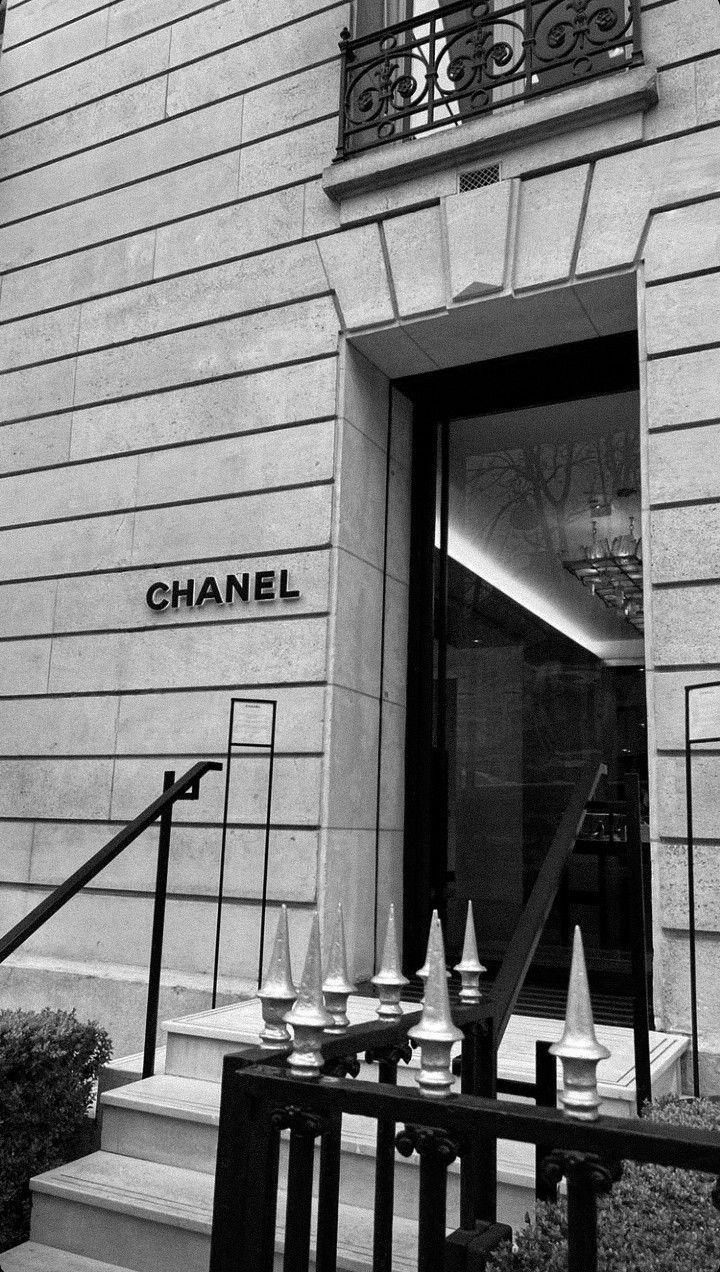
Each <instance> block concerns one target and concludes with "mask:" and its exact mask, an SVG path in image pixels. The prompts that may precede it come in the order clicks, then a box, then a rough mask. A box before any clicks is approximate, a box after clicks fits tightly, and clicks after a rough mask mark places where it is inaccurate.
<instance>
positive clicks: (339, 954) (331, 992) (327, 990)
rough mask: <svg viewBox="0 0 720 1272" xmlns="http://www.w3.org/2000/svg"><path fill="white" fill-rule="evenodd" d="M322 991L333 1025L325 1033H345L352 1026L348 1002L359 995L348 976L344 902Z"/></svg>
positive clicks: (339, 905)
mask: <svg viewBox="0 0 720 1272" xmlns="http://www.w3.org/2000/svg"><path fill="white" fill-rule="evenodd" d="M322 990H323V994H324V996H325V1006H326V1007H327V1010H328V1011H329V1012H330V1015H331V1016H332V1024H331V1025H328V1026H327V1029H326V1031H325V1032H326V1033H329V1034H342V1033H345V1030H346V1029H347V1027H348V1025H349V1024H350V1020H349V1018H348V1014H347V1001H348V998H349V997H350V995H351V994H356V993H357V985H353V983H352V981H351V980H350V978H349V976H348V969H347V950H346V948H345V925H344V923H343V910H342V902H338V908H337V920H336V922H335V931H334V933H333V939H332V945H331V946H330V957H329V958H328V965H327V972H326V975H325V979H324V981H323V984H322Z"/></svg>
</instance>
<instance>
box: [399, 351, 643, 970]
mask: <svg viewBox="0 0 720 1272" xmlns="http://www.w3.org/2000/svg"><path fill="white" fill-rule="evenodd" d="M396 387H397V388H398V389H399V390H400V391H401V392H402V393H403V394H405V396H406V397H408V398H410V400H411V402H412V403H413V407H414V415H413V449H412V482H411V530H410V534H411V539H410V586H409V626H408V674H407V716H406V721H407V722H406V737H405V832H404V855H403V889H404V898H403V966H404V968H405V971H406V973H407V974H409V975H412V974H414V973H415V971H416V970H417V968H418V967H420V966H422V964H423V962H424V959H425V947H426V943H427V933H428V925H429V920H430V915H431V913H432V911H433V909H437V910H438V911H439V912H440V916H441V918H444V902H445V888H446V883H447V749H446V746H445V728H446V717H447V702H446V692H445V679H446V677H445V676H444V675H440V674H438V700H437V712H436V711H435V706H434V701H433V699H434V689H433V681H434V665H433V663H434V655H433V642H434V638H435V637H436V636H437V638H438V642H439V647H438V661H439V666H438V672H439V673H440V672H441V671H442V668H443V665H445V664H446V659H447V580H448V570H447V500H448V489H447V478H448V462H447V459H448V451H449V423H448V421H449V419H451V418H455V419H458V418H462V417H466V418H468V417H472V416H477V415H479V414H497V413H500V412H503V411H507V412H508V413H509V412H511V411H516V410H521V409H523V408H527V407H532V406H541V405H547V404H551V403H554V402H563V401H565V402H566V401H575V400H580V399H581V398H596V397H602V396H609V395H610V394H614V393H621V392H628V391H632V390H637V389H638V388H639V356H638V342H637V332H636V331H630V332H621V333H619V334H616V335H612V336H603V337H599V338H598V339H596V340H588V341H580V342H577V343H570V344H565V345H557V346H553V347H551V348H547V349H539V350H532V351H531V352H529V353H521V354H516V355H512V356H510V357H505V358H497V359H493V360H492V361H488V362H478V363H472V364H470V365H467V366H462V367H455V368H452V369H451V370H449V371H437V372H431V373H429V374H426V375H421V376H413V377H410V378H408V379H405V380H399V381H396ZM438 456H440V457H441V461H442V462H441V470H440V471H441V476H442V482H441V490H440V499H441V513H442V514H444V515H441V519H440V524H441V535H442V538H441V545H440V562H439V565H438V571H439V576H438V579H437V592H438V595H439V596H440V597H441V598H443V603H441V604H440V605H439V606H438V607H437V608H436V605H435V593H436V578H435V570H436V565H435V520H436V504H437V486H438V480H437V479H438Z"/></svg>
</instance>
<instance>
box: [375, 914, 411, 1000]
mask: <svg viewBox="0 0 720 1272" xmlns="http://www.w3.org/2000/svg"><path fill="white" fill-rule="evenodd" d="M370 983H371V984H372V985H374V986H375V987H376V989H377V992H378V998H379V999H380V1003H379V1006H378V1009H377V1014H378V1016H379V1017H380V1018H381V1019H382V1020H397V1019H399V1018H400V1017H401V1016H402V1014H403V1013H402V1007H401V1006H400V996H401V994H402V991H403V989H404V988H405V986H406V985H409V984H410V982H409V980H408V978H407V976H403V974H402V970H401V967H400V954H399V951H398V943H397V933H396V931H395V906H394V905H391V906H390V909H389V910H388V921H387V928H386V931H385V945H384V946H383V956H382V962H381V963H380V971H379V972H377V973H376V975H375V976H373V978H372V980H371V982H370Z"/></svg>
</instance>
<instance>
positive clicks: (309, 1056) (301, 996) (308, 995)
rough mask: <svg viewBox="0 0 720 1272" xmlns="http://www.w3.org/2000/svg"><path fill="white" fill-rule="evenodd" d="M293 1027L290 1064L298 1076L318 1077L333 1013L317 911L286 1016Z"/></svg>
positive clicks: (285, 1018) (286, 1019)
mask: <svg viewBox="0 0 720 1272" xmlns="http://www.w3.org/2000/svg"><path fill="white" fill-rule="evenodd" d="M284 1020H285V1023H286V1024H288V1025H292V1028H293V1035H294V1037H293V1049H292V1052H291V1053H290V1056H289V1059H288V1064H289V1065H290V1069H291V1071H292V1073H293V1074H294V1075H295V1077H297V1078H317V1077H319V1076H320V1070H321V1068H322V1063H323V1059H322V1054H321V1051H320V1048H321V1046H322V1040H323V1033H324V1031H325V1030H326V1029H327V1027H328V1025H331V1024H332V1016H331V1015H330V1013H329V1012H328V1011H326V1009H325V1007H324V1005H323V994H322V958H321V954H320V921H319V919H318V913H317V910H316V911H315V913H314V914H313V919H312V926H311V928H310V940H309V941H308V948H307V954H306V956H305V967H304V968H303V974H302V980H301V981H300V988H299V990H298V994H297V998H296V1000H295V1005H294V1007H293V1008H292V1011H289V1012H287V1013H286V1014H285V1016H284Z"/></svg>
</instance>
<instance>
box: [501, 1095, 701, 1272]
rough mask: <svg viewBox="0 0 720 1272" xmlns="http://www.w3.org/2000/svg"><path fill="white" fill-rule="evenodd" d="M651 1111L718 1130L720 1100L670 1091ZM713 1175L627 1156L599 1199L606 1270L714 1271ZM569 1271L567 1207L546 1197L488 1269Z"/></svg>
mask: <svg viewBox="0 0 720 1272" xmlns="http://www.w3.org/2000/svg"><path fill="white" fill-rule="evenodd" d="M645 1116H647V1117H649V1118H651V1119H652V1121H654V1122H667V1123H670V1124H672V1125H673V1126H697V1127H703V1128H704V1129H705V1130H712V1131H718V1132H720V1104H717V1103H715V1102H714V1101H711V1100H706V1099H698V1100H683V1099H680V1098H678V1096H665V1097H664V1098H663V1099H661V1100H659V1101H658V1102H657V1104H654V1105H650V1106H649V1107H648V1108H647V1109H646V1111H645ZM714 1184H715V1179H714V1178H713V1177H712V1176H709V1175H701V1174H698V1173H697V1172H695V1171H687V1170H675V1169H670V1168H667V1167H663V1166H645V1165H636V1164H635V1163H633V1162H626V1163H625V1166H624V1170H623V1175H622V1179H621V1180H620V1181H619V1183H616V1184H615V1185H614V1186H613V1189H612V1192H611V1193H610V1194H609V1195H607V1196H604V1197H600V1198H599V1199H598V1265H599V1269H600V1272H713V1270H714V1269H716V1268H717V1267H718V1262H720V1214H718V1212H717V1210H715V1208H714V1206H713V1203H712V1201H711V1198H710V1194H711V1192H712V1190H713V1186H714ZM490 1269H492V1272H567V1208H566V1205H565V1202H564V1201H563V1200H560V1201H559V1202H558V1203H557V1205H547V1204H540V1205H539V1206H538V1208H537V1216H536V1219H535V1222H534V1223H530V1222H528V1225H527V1226H526V1227H525V1228H524V1229H523V1230H522V1232H521V1233H520V1234H519V1235H518V1237H517V1243H516V1245H515V1247H514V1248H513V1250H512V1251H511V1250H510V1247H509V1246H506V1247H504V1249H502V1250H498V1252H497V1253H496V1254H495V1255H494V1257H493V1259H492V1260H491V1261H489V1263H488V1272H490Z"/></svg>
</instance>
